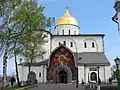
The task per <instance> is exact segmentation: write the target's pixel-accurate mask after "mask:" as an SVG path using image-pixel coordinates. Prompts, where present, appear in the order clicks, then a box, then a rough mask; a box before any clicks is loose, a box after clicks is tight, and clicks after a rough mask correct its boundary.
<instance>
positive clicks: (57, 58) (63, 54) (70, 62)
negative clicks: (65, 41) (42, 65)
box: [47, 46, 77, 83]
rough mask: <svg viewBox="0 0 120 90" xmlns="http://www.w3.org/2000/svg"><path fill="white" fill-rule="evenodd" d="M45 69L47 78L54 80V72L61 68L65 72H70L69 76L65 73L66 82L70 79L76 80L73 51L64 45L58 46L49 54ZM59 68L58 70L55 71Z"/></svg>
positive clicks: (70, 80)
mask: <svg viewBox="0 0 120 90" xmlns="http://www.w3.org/2000/svg"><path fill="white" fill-rule="evenodd" d="M48 66H49V67H48V69H47V80H48V82H49V81H53V82H55V78H56V73H57V74H58V73H59V72H60V71H61V70H62V71H63V72H64V71H65V72H66V74H69V75H70V74H71V77H69V75H67V82H68V83H70V82H72V80H76V76H77V68H76V66H75V60H74V55H73V53H72V52H71V51H70V50H69V49H68V48H66V47H64V46H60V47H59V48H57V49H56V50H54V52H53V53H52V54H51V56H50V61H49V65H48ZM57 70H59V72H56V71H57Z"/></svg>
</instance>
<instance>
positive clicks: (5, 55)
mask: <svg viewBox="0 0 120 90" xmlns="http://www.w3.org/2000/svg"><path fill="white" fill-rule="evenodd" d="M6 69H7V52H5V53H4V56H3V79H2V90H6V79H7V75H6V71H7V70H6Z"/></svg>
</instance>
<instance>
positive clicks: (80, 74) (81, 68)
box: [78, 66, 85, 83]
mask: <svg viewBox="0 0 120 90" xmlns="http://www.w3.org/2000/svg"><path fill="white" fill-rule="evenodd" d="M84 73H85V72H84V66H78V80H79V83H81V82H82V79H83V80H84Z"/></svg>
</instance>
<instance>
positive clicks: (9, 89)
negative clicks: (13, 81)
mask: <svg viewBox="0 0 120 90" xmlns="http://www.w3.org/2000/svg"><path fill="white" fill-rule="evenodd" d="M18 88H20V87H8V88H7V90H15V89H18Z"/></svg>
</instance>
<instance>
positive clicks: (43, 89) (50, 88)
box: [28, 84, 85, 90]
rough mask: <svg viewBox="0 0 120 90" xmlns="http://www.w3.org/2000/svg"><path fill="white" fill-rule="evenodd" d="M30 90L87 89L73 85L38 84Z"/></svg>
mask: <svg viewBox="0 0 120 90" xmlns="http://www.w3.org/2000/svg"><path fill="white" fill-rule="evenodd" d="M28 90H85V87H84V86H80V85H79V88H76V87H75V85H73V84H38V86H37V87H34V88H30V89H28Z"/></svg>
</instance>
